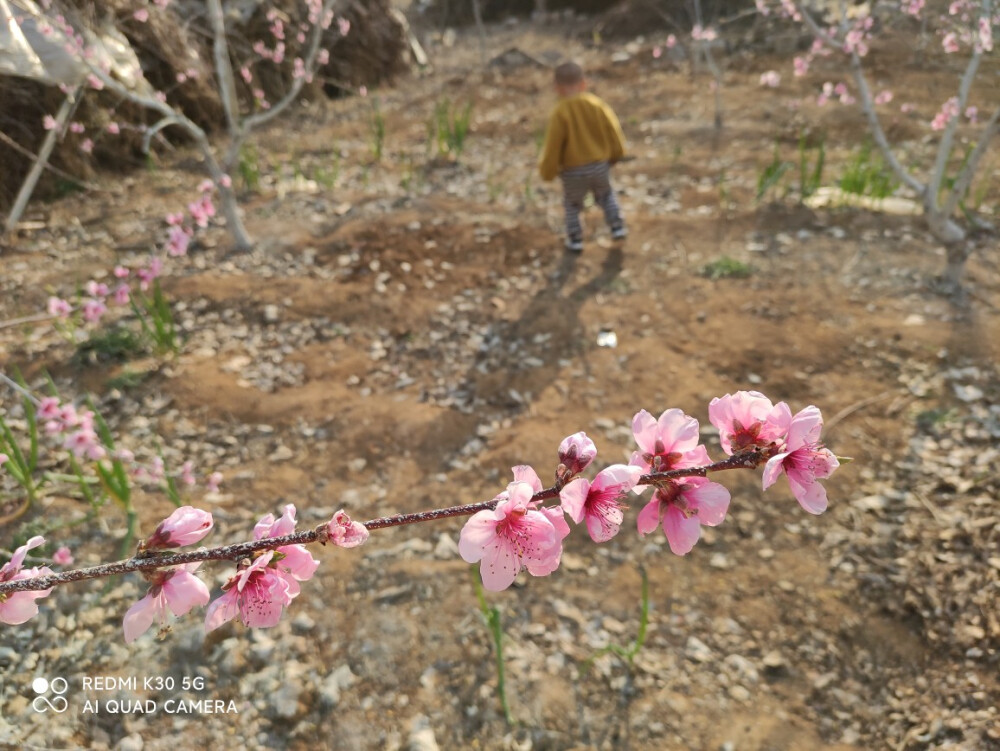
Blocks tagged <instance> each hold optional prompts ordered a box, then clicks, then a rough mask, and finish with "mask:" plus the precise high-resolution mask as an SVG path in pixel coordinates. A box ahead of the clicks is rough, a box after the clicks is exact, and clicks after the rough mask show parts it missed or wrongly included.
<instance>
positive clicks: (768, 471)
mask: <svg viewBox="0 0 1000 751" xmlns="http://www.w3.org/2000/svg"><path fill="white" fill-rule="evenodd" d="M787 456H788V454H787V453H785V454H775V455H774V456H772V457H771V458H770V459H768V460H767V464H765V465H764V473H763V474H762V475H761V484H762V485H763V486H764V490H767V489H768V488H769V487H771V486H772V485H774V483H775V482H777V480H778V478H779V477H781V474H782V472H784V471H785V464H784V462H785V458H786V457H787Z"/></svg>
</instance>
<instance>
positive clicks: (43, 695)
mask: <svg viewBox="0 0 1000 751" xmlns="http://www.w3.org/2000/svg"><path fill="white" fill-rule="evenodd" d="M31 689H32V691H34V692H35V693H36V694H38V696H36V697H35V698H34V699H33V700H32V702H31V707H32V709H34V710H35V711H36V712H48V711H49V710H50V709H51V710H52V711H53V712H56V713H58V714H61V713H62V712H65V711H66V710H67V709H68V708H69V702H68V701H67V700H66V697H65V696H63V694H65V693H66V691H68V690H69V681H67V680H66V679H65V678H62V677H60V676H56V677H55V678H53V679H52V680H48V679H47V678H42V677H38V678H35V680H33V681H32V682H31ZM50 691H51V693H52V694H53V697H52V698H51V699H50V698H49V697H48V696H47V694H49V692H50Z"/></svg>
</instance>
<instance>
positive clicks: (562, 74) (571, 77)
mask: <svg viewBox="0 0 1000 751" xmlns="http://www.w3.org/2000/svg"><path fill="white" fill-rule="evenodd" d="M582 80H583V68H581V67H580V64H579V63H574V62H572V61H570V62H568V63H560V64H559V65H557V66H556V85H558V86H573V85H574V84H578V83H580V82H581V81H582Z"/></svg>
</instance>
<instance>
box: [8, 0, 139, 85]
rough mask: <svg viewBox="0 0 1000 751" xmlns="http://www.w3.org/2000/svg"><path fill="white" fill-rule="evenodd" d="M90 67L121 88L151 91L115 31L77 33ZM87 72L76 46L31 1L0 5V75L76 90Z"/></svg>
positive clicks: (131, 52) (125, 42)
mask: <svg viewBox="0 0 1000 751" xmlns="http://www.w3.org/2000/svg"><path fill="white" fill-rule="evenodd" d="M76 32H77V33H78V34H80V35H81V36H82V37H83V40H84V44H86V46H87V50H88V55H89V59H90V61H91V63H92V64H93V65H94V66H95V67H98V68H101V69H104V70H109V71H110V72H111V74H112V75H113V76H114V77H115V78H116V79H118V80H119V81H121V83H122V84H124V85H125V86H126V87H128V88H130V89H133V90H140V91H142V92H143V93H149V92H150V91H151V89H150V87H149V84H148V83H147V82H146V80H145V79H144V78H143V75H142V68H141V67H140V66H139V59H138V58H137V57H136V54H135V51H134V50H133V49H132V47H131V46H130V45H129V43H128V40H127V39H125V37H124V36H122V34H121V33H120V32H119V31H118V30H117V29H115V28H113V27H108V28H106V29H101V30H100V31H99V32H98V31H94V30H91V29H85V28H81V29H77V30H76ZM89 72H90V68H89V66H88V65H87V63H86V62H84V61H83V60H82V59H81V57H80V54H79V53H78V52H76V45H75V43H74V42H73V41H72V40H70V39H69V38H67V36H66V35H65V34H64V33H63V31H61V30H60V29H59V27H58V25H57V24H56V23H55V22H53V21H52V20H50V19H49V18H48V17H47V16H46V12H45V11H43V10H42V9H41V8H39V6H38V5H37V4H36V3H35V2H33V0H0V75H11V76H19V77H22V78H32V79H35V80H36V81H42V82H44V83H48V84H52V85H60V84H61V85H66V86H76V85H78V84H80V83H82V82H83V80H84V79H85V78H86V77H87V74H88V73H89Z"/></svg>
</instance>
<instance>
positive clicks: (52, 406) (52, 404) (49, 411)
mask: <svg viewBox="0 0 1000 751" xmlns="http://www.w3.org/2000/svg"><path fill="white" fill-rule="evenodd" d="M60 414H61V412H60V408H59V399H58V398H57V397H55V396H43V397H42V399H41V401H39V402H38V409H37V410H36V411H35V415H36V416H37V417H38V418H39V419H40V420H55V419H58V418H59V416H60Z"/></svg>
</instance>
